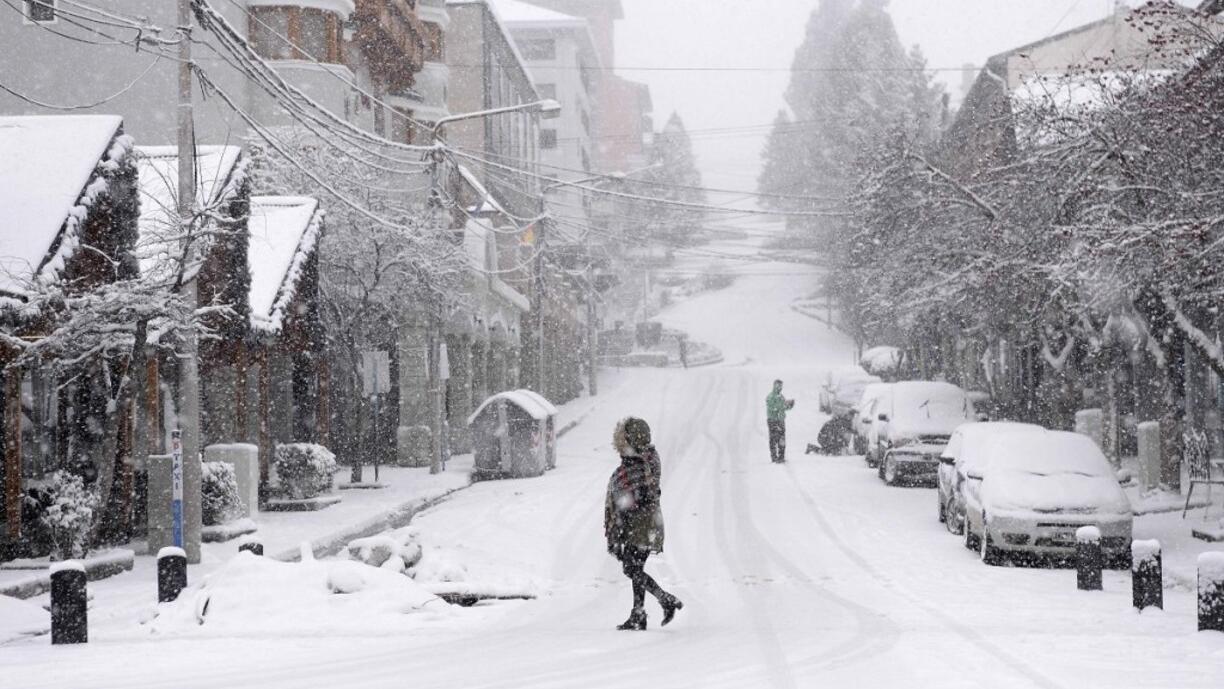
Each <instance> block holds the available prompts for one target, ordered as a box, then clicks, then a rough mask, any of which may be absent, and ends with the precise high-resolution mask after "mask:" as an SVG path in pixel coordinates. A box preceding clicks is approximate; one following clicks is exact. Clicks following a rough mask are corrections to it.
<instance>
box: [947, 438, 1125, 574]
mask: <svg viewBox="0 0 1224 689" xmlns="http://www.w3.org/2000/svg"><path fill="white" fill-rule="evenodd" d="M984 456H985V459H986V461H985V462H983V463H981V464H977V463H975V464H974V465H973V466H972V467H971V468H970V469H969V471H968V472H967V473H966V479H967V480H966V483H965V488H964V502H965V547H967V548H969V549H971V550H977V551H978V552H979V553H980V554H981V557H982V561H983V562H985V563H986V564H991V565H993V564H998V563H999V562H1000V561H1001V560H1002V558H1003V557H1004V556H1005V555H1006V554H1007V553H1026V554H1031V555H1055V556H1062V557H1067V556H1071V555H1073V554H1074V553H1075V532H1076V530H1077V529H1079V528H1080V527H1081V526H1095V527H1097V528H1098V529H1100V531H1101V549H1102V550H1103V551H1104V553H1105V556H1106V558H1107V562H1108V563H1109V564H1110V565H1111V566H1113V567H1119V568H1121V567H1127V566H1129V564H1130V544H1131V529H1132V526H1133V523H1134V516H1133V513H1132V511H1131V505H1130V501H1129V500H1128V499H1127V497H1126V493H1124V492H1122V487H1121V486H1119V485H1118V479H1117V476H1116V474H1115V473H1114V470H1113V467H1111V466H1110V464H1109V461H1108V460H1107V459H1105V455H1104V454H1103V453H1102V452H1101V449H1100V448H1099V447H1097V445H1096V443H1095V442H1093V441H1092V439H1091V438H1089V437H1088V436H1085V435H1081V434H1079V433H1069V432H1066V431H1046V432H1045V433H1023V434H1016V435H1005V436H1000V437H999V438H995V439H994V440H992V441H990V443H989V444H988V447H987V448H986V449H985V455H984Z"/></svg>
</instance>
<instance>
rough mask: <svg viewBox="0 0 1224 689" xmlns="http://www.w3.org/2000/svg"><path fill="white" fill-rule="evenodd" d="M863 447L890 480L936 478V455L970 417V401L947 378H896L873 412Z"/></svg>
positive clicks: (885, 478)
mask: <svg viewBox="0 0 1224 689" xmlns="http://www.w3.org/2000/svg"><path fill="white" fill-rule="evenodd" d="M871 414H872V418H871V423H870V424H869V425H870V431H868V435H867V452H868V455H869V458H868V460H869V461H868V464H869V465H870V463H871V462H870V460H871V459H874V460H875V466H876V467H877V468H878V469H879V473H880V478H881V479H882V480H883V481H884V482H885V483H887V484H889V485H893V484H895V483H897V482H898V481H900V480H902V479H906V480H909V481H921V482H926V483H934V482H935V481H936V479H937V477H938V473H939V456H940V455H941V454H943V451H944V447H945V446H946V445H947V444H948V440H949V439H950V438H951V437H952V432H953V431H954V430H956V427H957V426H960V425H961V424H963V423H965V422H966V421H972V420H973V419H974V416H975V414H974V410H973V403H972V402H971V401H970V400H969V396H968V395H967V394H966V393H965V391H964V390H962V389H960V388H959V387H957V386H955V385H952V384H951V383H939V382H931V381H907V382H904V383H895V384H893V385H892V386H891V387H889V388H888V390H887V391H885V392H884V394H882V395H881V396H880V397H879V398H878V399H876V402H875V405H874V406H873V408H872V411H871Z"/></svg>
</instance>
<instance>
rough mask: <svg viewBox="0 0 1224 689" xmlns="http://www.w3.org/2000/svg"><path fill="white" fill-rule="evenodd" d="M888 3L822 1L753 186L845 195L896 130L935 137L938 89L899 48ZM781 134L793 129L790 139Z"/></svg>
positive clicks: (917, 56) (915, 54)
mask: <svg viewBox="0 0 1224 689" xmlns="http://www.w3.org/2000/svg"><path fill="white" fill-rule="evenodd" d="M887 4H888V3H887V0H857V2H856V1H855V0H823V2H821V4H820V6H819V7H818V8H817V9H816V10H815V11H814V12H813V13H812V17H811V19H810V20H809V22H808V27H807V36H806V38H805V40H804V42H803V44H802V45H801V46H800V47H799V49H798V50H797V51H796V52H795V61H794V67H795V72H794V75H793V76H792V77H791V83H790V86H789V87H788V89H787V93H786V100H787V103H788V104H789V105H790V109H791V112H793V113H794V120H795V121H794V122H792V123H791V124H790V127H789V128H788V129H787V128H784V129H779V125H778V124H777V123H775V132H774V137H771V139H772V138H778V139H779V140H780V141H779V142H777V143H776V144H775V142H774V141H772V140H771V142H770V145H769V146H767V148H766V151H765V169H766V170H767V171H768V173H769V174H768V176H766V175H762V185H761V189H760V191H762V192H765V193H789V194H796V195H800V196H812V197H833V198H845V197H847V196H848V195H849V193H850V191H851V190H852V189H853V187H854V185H855V184H856V182H857V181H858V179H859V178H860V177H861V176H862V174H863V171H864V166H865V161H864V160H863V153H864V152H865V151H869V150H872V149H873V148H874V147H875V146H877V145H878V144H879V143H880V142H881V141H883V140H885V139H887V138H889V137H891V136H894V135H896V134H897V133H899V132H904V133H905V134H906V135H907V137H908V138H911V139H914V140H921V141H933V140H934V138H935V134H936V132H937V123H938V118H937V115H938V108H939V99H940V92H939V89H938V88H936V87H935V86H934V85H933V84H932V83H931V80H930V77H929V76H928V75H927V74H926V73H925V71H924V68H925V60H924V59H923V58H922V55H921V53H920V52H919V51H918V50H917V49H915V50H913V51H912V52H909V53H907V52H906V50H905V49H904V47H903V46H902V44H901V41H900V39H899V38H898V37H897V32H896V28H895V27H894V26H893V23H892V18H891V17H890V16H889V15H888V12H887V9H886V6H887ZM784 131H792V132H795V136H794V137H785V138H790V139H792V141H791V142H790V143H789V144H788V143H787V142H786V141H785V139H784V137H783V136H782V134H781V132H784ZM779 182H781V183H782V184H786V183H789V184H790V185H791V188H790V189H788V190H786V191H783V190H781V189H779V188H777V186H776V185H777V184H778V183H779ZM791 207H794V205H793V203H792V204H791ZM821 227H824V228H828V229H833V228H829V225H828V223H823V224H822V225H821ZM812 229H816V228H812Z"/></svg>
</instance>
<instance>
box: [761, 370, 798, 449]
mask: <svg viewBox="0 0 1224 689" xmlns="http://www.w3.org/2000/svg"><path fill="white" fill-rule="evenodd" d="M794 406H795V400H788V399H786V398H785V397H783V396H782V381H780V380H775V381H774V384H773V392H771V393H769V396H768V397H766V398H765V423H766V425H767V426H769V458H770V459H771V460H773V461H774V462H775V463H778V464H780V463H782V462H785V461H786V412H788V411H790V410H791V409H792V408H793V407H794Z"/></svg>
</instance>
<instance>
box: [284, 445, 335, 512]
mask: <svg viewBox="0 0 1224 689" xmlns="http://www.w3.org/2000/svg"><path fill="white" fill-rule="evenodd" d="M275 467H276V474H277V476H278V477H280V484H281V488H282V489H284V491H285V494H286V496H287V497H290V498H293V499H298V500H303V499H306V498H313V497H317V496H319V495H321V494H323V493H329V492H331V489H332V483H333V480H334V478H335V473H336V472H337V471H338V470H339V468H340V467H339V465H338V464H336V455H334V454H332V452H331V450H328V449H327V448H326V447H323V446H322V445H315V444H313V443H287V444H284V445H277V446H276V454H275Z"/></svg>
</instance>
